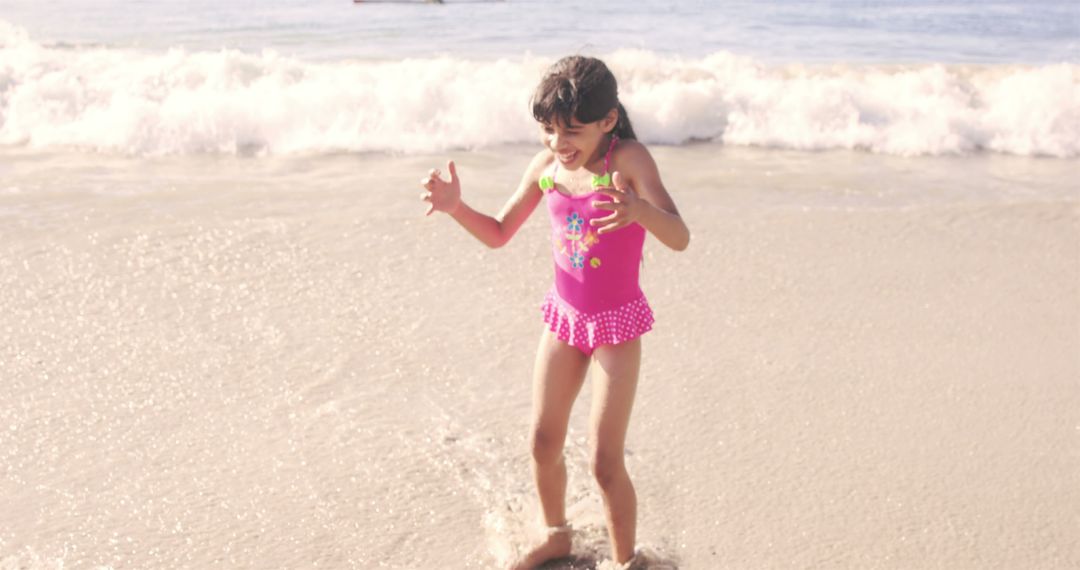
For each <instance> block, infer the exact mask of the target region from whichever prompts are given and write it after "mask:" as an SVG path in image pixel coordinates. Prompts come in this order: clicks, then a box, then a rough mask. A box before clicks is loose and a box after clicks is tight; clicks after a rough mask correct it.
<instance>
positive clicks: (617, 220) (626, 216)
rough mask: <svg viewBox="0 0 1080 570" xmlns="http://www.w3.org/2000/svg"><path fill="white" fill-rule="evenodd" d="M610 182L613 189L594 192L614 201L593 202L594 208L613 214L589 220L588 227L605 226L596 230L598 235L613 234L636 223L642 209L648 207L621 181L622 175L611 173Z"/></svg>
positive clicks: (603, 188)
mask: <svg viewBox="0 0 1080 570" xmlns="http://www.w3.org/2000/svg"><path fill="white" fill-rule="evenodd" d="M611 182H612V184H614V185H615V186H614V188H613V187H611V186H605V187H602V188H597V189H596V191H597V192H599V193H601V194H604V195H605V196H611V197H612V198H613V199H614V200H615V201H614V202H601V201H594V202H593V203H592V205H593V206H594V207H596V208H599V209H601V210H612V211H613V212H614V213H613V214H611V215H610V216H607V217H605V218H593V219H591V220H589V225H592V226H599V225H601V224H605V225H604V227H602V228H600V229H599V230H596V233H598V234H606V233H609V232H613V231H615V230H617V229H620V228H623V227H626V226H629V225H630V224H633V223H635V222H637V221H638V220H640V219H641V215H642V213H643V209H644V208H645V207H646V206H647V205H648V204H647V203H646V202H645V201H644V200H642V199H641V198H638V195H637V192H635V191H634V189H633V188H632V187H631V186H630V185H629V184H627V183H626V181H625V180H623V177H622V174H620V173H618V172H613V173H611Z"/></svg>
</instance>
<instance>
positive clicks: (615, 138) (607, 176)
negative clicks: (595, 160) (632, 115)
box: [592, 134, 619, 188]
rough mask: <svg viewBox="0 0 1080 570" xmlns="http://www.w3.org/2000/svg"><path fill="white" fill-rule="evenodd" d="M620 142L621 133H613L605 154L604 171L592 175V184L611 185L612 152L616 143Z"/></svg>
mask: <svg viewBox="0 0 1080 570" xmlns="http://www.w3.org/2000/svg"><path fill="white" fill-rule="evenodd" d="M618 142H619V135H616V134H612V135H611V144H610V145H608V149H607V154H605V155H604V173H603V174H601V175H599V176H593V177H592V185H593V187H594V188H595V187H596V186H611V173H610V172H609V170H610V169H611V153H613V152H615V145H616V143H618Z"/></svg>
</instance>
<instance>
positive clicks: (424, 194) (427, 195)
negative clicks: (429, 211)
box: [420, 192, 431, 202]
mask: <svg viewBox="0 0 1080 570" xmlns="http://www.w3.org/2000/svg"><path fill="white" fill-rule="evenodd" d="M420 199H421V200H423V201H425V202H430V201H431V192H421V193H420Z"/></svg>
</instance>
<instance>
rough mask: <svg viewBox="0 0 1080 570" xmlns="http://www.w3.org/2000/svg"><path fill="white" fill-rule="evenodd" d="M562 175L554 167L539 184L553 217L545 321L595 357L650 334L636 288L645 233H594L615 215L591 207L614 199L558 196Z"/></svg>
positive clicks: (649, 319) (648, 312)
mask: <svg viewBox="0 0 1080 570" xmlns="http://www.w3.org/2000/svg"><path fill="white" fill-rule="evenodd" d="M617 140H618V139H617V138H613V139H612V142H611V147H610V148H609V149H608V152H607V155H606V156H605V157H604V176H602V177H599V178H601V179H603V178H604V177H606V176H607V175H608V166H609V164H610V161H611V152H612V150H614V149H615V143H616V141H617ZM558 170H559V165H558V163H556V165H555V169H554V172H553V173H552V175H551V176H550V177H549V176H545V177H544V178H543V179H541V180H540V187H541V188H544V189H546V190H545V194H546V195H547V204H548V212H549V213H550V214H551V242H552V253H553V254H554V256H555V284H554V286H553V287H552V288H551V290H550V291H548V293H547V296H546V297H545V298H544V305H543V307H542V309H543V312H544V322H545V323H547V324H548V327H549V328H550V329H551V331H552V332H554V333H556V335H557V336H558V338H559V340H561V341H563V342H566V343H567V344H570V345H572V346H574V347H576V348H578V349H580V350H581V351H582V352H584V353H585V354H592V352H593V350H595V349H596V347H597V346H600V345H605V344H619V343H621V342H626V341H628V340H632V339H635V338H637V337H639V336H641V335H642V334H645V333H646V332H648V331H649V330H650V329H652V324H653V314H652V309H651V308H649V303H648V302H647V301H646V300H645V294H644V293H642V292H641V287H640V286H639V285H638V268H639V267H640V266H641V248H642V246H643V245H644V243H645V228H643V227H641V226H640V225H638V224H631V225H629V226H626V227H624V228H621V229H619V230H616V231H614V232H611V233H605V234H603V235H600V234H598V233H596V230H598V229H599V228H600V227H602V226H596V227H593V226H591V225H589V220H591V219H593V218H605V217H607V216H610V215H611V213H612V211H611V210H602V209H599V208H596V207H594V206H593V205H592V202H593V201H594V200H598V201H604V202H610V201H612V200H611V198H610V197H609V196H606V195H604V194H600V193H598V192H596V191H595V190H594V191H593V192H590V193H588V194H582V195H579V196H568V195H566V194H564V193H562V192H560V191H559V190H558V189H557V188H556V186H555V175H556V174H558ZM609 180H610V179H609ZM596 185H597V181H594V186H596ZM602 185H604V186H610V185H611V184H610V182H605V183H603V184H602Z"/></svg>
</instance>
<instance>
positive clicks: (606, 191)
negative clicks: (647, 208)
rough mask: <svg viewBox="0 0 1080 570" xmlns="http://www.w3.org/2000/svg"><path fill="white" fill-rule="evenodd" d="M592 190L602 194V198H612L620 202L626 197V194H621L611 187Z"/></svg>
mask: <svg viewBox="0 0 1080 570" xmlns="http://www.w3.org/2000/svg"><path fill="white" fill-rule="evenodd" d="M593 190H594V191H596V192H599V193H601V194H603V195H604V196H611V197H612V198H615V199H617V200H621V199H622V198H623V197H624V196H625V195H626V192H622V191H620V190H619V189H618V188H614V187H612V186H600V187H597V188H594V189H593ZM593 203H594V204H595V202H593Z"/></svg>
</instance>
